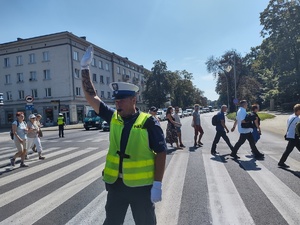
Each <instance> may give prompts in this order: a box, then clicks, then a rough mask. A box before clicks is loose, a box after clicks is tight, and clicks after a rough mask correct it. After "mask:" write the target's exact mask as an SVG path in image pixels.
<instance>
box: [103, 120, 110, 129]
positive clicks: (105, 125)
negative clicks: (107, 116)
mask: <svg viewBox="0 0 300 225" xmlns="http://www.w3.org/2000/svg"><path fill="white" fill-rule="evenodd" d="M102 129H103V131H109V123H108V122H106V121H103V123H102Z"/></svg>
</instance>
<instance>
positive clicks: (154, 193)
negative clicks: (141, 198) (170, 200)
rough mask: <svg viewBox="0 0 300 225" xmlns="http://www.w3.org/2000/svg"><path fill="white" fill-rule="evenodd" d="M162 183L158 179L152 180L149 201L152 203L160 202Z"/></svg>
mask: <svg viewBox="0 0 300 225" xmlns="http://www.w3.org/2000/svg"><path fill="white" fill-rule="evenodd" d="M161 186H162V183H161V182H159V181H154V182H153V186H152V188H151V201H152V202H153V203H156V202H160V201H161V195H162V190H161Z"/></svg>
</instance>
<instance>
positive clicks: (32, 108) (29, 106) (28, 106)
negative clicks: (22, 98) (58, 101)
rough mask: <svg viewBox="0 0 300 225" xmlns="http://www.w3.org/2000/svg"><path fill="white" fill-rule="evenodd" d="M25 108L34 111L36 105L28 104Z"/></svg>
mask: <svg viewBox="0 0 300 225" xmlns="http://www.w3.org/2000/svg"><path fill="white" fill-rule="evenodd" d="M25 109H26V110H30V111H32V110H34V106H33V105H26V106H25Z"/></svg>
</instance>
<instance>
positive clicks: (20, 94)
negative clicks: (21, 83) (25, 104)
mask: <svg viewBox="0 0 300 225" xmlns="http://www.w3.org/2000/svg"><path fill="white" fill-rule="evenodd" d="M24 98H25V95H24V91H23V90H20V91H19V99H20V100H21V99H24Z"/></svg>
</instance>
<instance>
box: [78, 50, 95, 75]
mask: <svg viewBox="0 0 300 225" xmlns="http://www.w3.org/2000/svg"><path fill="white" fill-rule="evenodd" d="M93 56H94V48H93V46H92V45H90V46H89V47H88V48H87V49H86V51H85V53H84V55H83V56H82V59H81V61H80V65H81V69H82V70H83V69H89V66H90V64H91V62H92V60H93Z"/></svg>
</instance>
